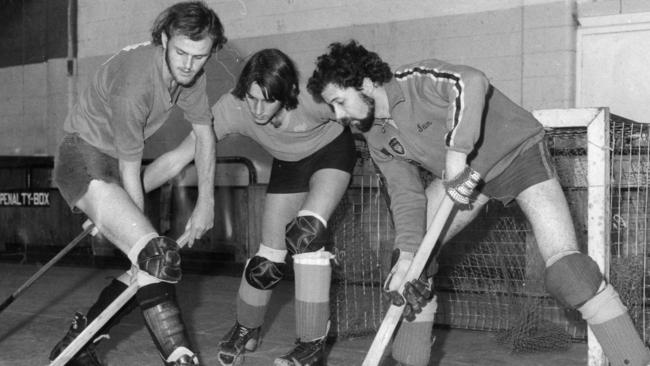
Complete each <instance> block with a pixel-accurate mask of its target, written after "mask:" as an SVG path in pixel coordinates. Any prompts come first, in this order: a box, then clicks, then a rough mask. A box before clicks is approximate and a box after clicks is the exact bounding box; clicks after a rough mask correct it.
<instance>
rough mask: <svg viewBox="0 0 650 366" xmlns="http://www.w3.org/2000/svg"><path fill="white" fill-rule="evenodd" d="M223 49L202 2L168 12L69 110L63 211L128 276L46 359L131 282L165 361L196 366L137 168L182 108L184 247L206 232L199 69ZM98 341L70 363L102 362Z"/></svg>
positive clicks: (207, 192) (206, 148)
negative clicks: (147, 38)
mask: <svg viewBox="0 0 650 366" xmlns="http://www.w3.org/2000/svg"><path fill="white" fill-rule="evenodd" d="M225 42H226V38H225V36H224V32H223V26H222V24H221V22H220V20H219V18H218V17H217V15H216V14H215V13H214V11H212V10H211V9H210V8H208V7H207V6H206V5H205V4H204V3H202V2H183V3H177V4H175V5H172V6H170V7H169V8H167V9H166V10H164V11H163V12H162V13H161V14H160V15H159V16H158V17H157V19H156V20H155V22H154V24H153V28H152V42H149V43H143V44H139V45H134V46H129V47H126V48H124V49H123V50H121V51H120V52H118V53H117V54H115V55H114V56H112V57H111V58H110V59H108V60H107V61H106V62H104V63H103V64H102V65H101V66H100V68H99V70H98V71H97V72H96V73H95V75H94V77H93V78H92V80H91V82H90V84H89V86H88V87H87V88H86V89H85V90H84V91H83V93H82V94H81V95H80V96H79V101H78V103H77V104H76V105H75V106H74V107H73V108H72V109H71V111H70V112H69V114H68V117H67V119H66V121H65V124H64V130H65V132H66V135H65V136H64V138H63V141H62V143H61V144H60V145H59V151H58V154H57V157H56V161H55V166H54V182H55V183H56V185H57V187H58V188H59V190H60V192H61V195H62V196H63V198H64V199H65V200H66V202H67V203H68V204H69V205H70V207H71V208H72V209H73V210H75V211H79V210H80V211H82V212H84V213H85V214H86V215H87V216H88V217H89V218H90V219H91V220H92V221H93V223H94V224H95V226H96V228H97V229H98V230H99V232H101V234H102V235H104V236H105V237H106V238H107V239H108V240H110V241H111V242H112V243H113V244H114V245H115V246H116V247H117V248H118V249H119V250H121V251H122V252H123V253H124V254H125V255H127V257H128V258H129V260H130V261H131V263H132V267H131V270H130V271H129V272H130V276H129V275H124V276H122V277H120V278H119V279H114V280H113V281H112V282H111V284H110V285H109V286H108V287H106V288H105V289H104V290H103V291H102V293H101V294H100V297H99V299H98V302H97V303H96V304H95V305H94V306H93V307H92V308H91V309H90V311H89V312H88V315H87V316H83V315H81V314H76V316H75V319H74V321H73V325H72V326H71V327H70V330H69V331H68V333H67V334H66V335H65V337H64V338H63V339H62V340H61V341H60V342H59V344H57V345H56V347H55V348H54V350H53V351H52V353H51V355H50V357H51V359H54V358H55V357H56V356H57V355H58V354H59V353H60V352H61V351H62V350H63V349H64V348H65V347H66V346H67V345H68V344H70V342H72V341H73V340H74V338H75V337H76V336H77V335H78V334H79V333H80V332H81V331H82V330H83V329H84V328H85V326H86V324H87V323H88V322H90V321H92V320H93V319H94V318H96V317H97V316H98V315H99V313H100V309H103V308H104V307H106V305H107V303H110V301H111V300H112V299H113V298H114V297H116V296H114V295H115V294H118V295H119V293H121V292H122V291H124V289H126V287H128V284H129V282H128V281H129V278H133V280H134V281H137V283H138V285H139V286H140V287H139V290H138V292H137V294H136V302H137V304H138V305H139V306H140V309H141V311H142V313H143V316H144V319H145V322H146V325H147V328H148V329H149V332H150V334H151V336H152V338H153V340H154V343H155V344H156V346H157V348H158V350H159V352H160V355H161V357H162V358H163V360H164V362H165V364H167V365H198V359H197V357H196V354H195V351H193V350H192V349H193V347H192V345H191V344H190V341H189V338H188V335H187V331H186V329H185V326H184V323H183V320H182V318H181V315H180V309H179V307H178V304H177V301H176V297H175V288H174V284H175V283H177V282H178V281H179V280H180V278H181V269H180V256H179V253H178V250H179V247H178V244H177V243H176V242H175V241H174V240H172V239H170V238H166V237H162V236H160V235H159V234H158V233H157V232H156V229H154V227H153V225H152V224H151V222H150V221H149V220H148V219H147V218H146V216H145V215H144V193H143V187H142V181H141V177H140V170H141V162H142V155H143V149H144V141H145V140H146V139H147V138H148V137H150V136H151V135H153V133H154V132H156V130H158V129H159V128H160V127H161V126H162V125H163V124H164V123H165V121H166V119H167V117H168V116H169V114H170V112H171V109H172V107H174V106H178V107H180V108H181V109H182V110H183V111H184V114H185V118H186V119H187V120H188V121H189V122H190V123H191V124H192V129H193V131H194V133H195V134H196V136H197V143H196V150H195V154H194V156H195V161H196V165H197V170H198V175H199V188H198V190H199V198H198V200H197V204H196V207H195V208H194V211H193V213H192V215H191V217H190V219H189V221H188V223H187V226H186V232H187V233H188V234H189V244H190V245H191V244H192V243H193V242H194V240H195V239H198V238H200V237H201V236H202V235H203V234H204V233H205V232H206V231H207V230H209V229H210V228H211V227H212V225H213V221H214V187H213V185H214V184H213V183H214V164H215V139H214V134H213V132H212V114H211V111H210V107H209V105H208V98H207V95H206V76H205V74H204V73H203V66H204V65H205V63H206V62H207V60H208V59H209V58H210V56H211V55H212V53H213V52H215V50H217V49H219V48H221V47H222V46H223V44H224V43H225ZM100 333H101V332H100ZM99 339H101V336H99V337H97V338H96V339H95V340H94V341H93V342H91V344H90V345H89V346H86V347H84V348H83V349H82V350H81V351H80V352H79V353H77V355H75V357H74V358H73V359H72V360H71V361H70V362H69V363H68V365H101V362H100V361H99V360H98V358H97V355H96V353H95V350H94V347H95V343H96V342H97V341H98V340H99Z"/></svg>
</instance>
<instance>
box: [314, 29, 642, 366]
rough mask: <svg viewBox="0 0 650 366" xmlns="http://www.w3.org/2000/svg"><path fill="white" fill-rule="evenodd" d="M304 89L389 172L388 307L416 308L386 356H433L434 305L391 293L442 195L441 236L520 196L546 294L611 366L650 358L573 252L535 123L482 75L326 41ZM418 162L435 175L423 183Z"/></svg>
mask: <svg viewBox="0 0 650 366" xmlns="http://www.w3.org/2000/svg"><path fill="white" fill-rule="evenodd" d="M308 89H309V91H310V92H311V93H312V95H313V96H314V97H315V98H319V99H320V100H322V101H324V102H325V103H327V104H329V105H330V106H331V107H332V108H333V109H334V111H335V113H336V115H337V118H338V119H339V120H341V121H347V122H348V123H351V124H352V125H354V126H356V127H357V128H359V129H360V130H361V131H363V133H364V136H365V138H366V140H367V142H368V147H369V150H370V154H371V156H372V158H373V160H374V161H375V163H376V164H377V166H378V167H379V169H380V170H381V172H382V173H383V174H384V176H385V177H386V181H387V188H388V193H389V195H390V201H391V211H392V214H393V220H394V222H395V230H396V238H395V251H394V266H393V268H392V271H391V275H390V276H389V278H388V280H387V283H386V289H387V291H388V292H389V294H390V296H391V297H392V298H393V302H394V303H395V304H397V305H399V304H402V303H404V302H405V301H406V302H407V303H409V304H411V302H413V305H412V306H411V307H413V308H414V309H416V312H417V311H419V313H418V314H416V315H415V317H414V320H413V321H410V322H409V321H407V322H403V323H402V325H401V326H400V329H399V332H398V334H397V335H396V337H395V340H394V342H393V345H392V356H393V358H394V359H395V360H396V361H398V362H399V363H400V364H401V365H413V366H424V365H427V364H428V362H429V358H430V351H431V327H432V325H433V320H434V315H435V310H436V305H435V300H434V301H430V302H429V303H428V304H425V305H424V306H423V307H422V308H420V302H419V300H422V298H426V297H428V296H430V291H427V289H424V290H425V291H422V296H420V297H415V298H414V297H413V296H412V294H409V293H406V294H403V295H404V296H402V294H398V293H397V290H398V289H399V288H400V285H401V284H402V283H403V282H404V274H405V273H406V271H407V270H408V267H409V266H410V263H411V262H412V259H413V254H414V252H415V251H416V250H417V248H418V246H419V245H420V243H421V241H422V238H423V236H424V232H425V228H426V227H427V223H429V222H431V220H432V217H431V216H433V213H435V212H436V210H437V208H438V206H439V205H440V203H441V201H442V198H443V197H444V195H447V196H449V197H450V198H451V199H452V200H453V201H454V202H455V203H456V206H457V207H456V210H455V211H454V212H452V216H451V218H450V220H451V223H450V224H449V227H448V229H447V230H446V232H443V233H442V235H441V242H442V243H445V242H446V241H448V240H449V239H450V238H451V237H453V236H454V235H455V234H456V233H458V232H459V231H460V230H461V229H462V228H463V227H465V226H466V225H467V224H468V223H469V222H470V221H471V220H472V219H473V218H474V217H475V216H476V214H478V212H479V211H480V209H481V208H482V207H483V205H484V204H485V203H486V202H487V201H488V199H489V198H494V199H497V200H499V201H501V202H503V203H504V204H508V203H510V202H512V201H516V202H517V204H518V205H519V207H520V208H521V210H522V211H523V213H524V214H525V216H526V218H527V219H528V221H529V222H530V223H531V226H532V228H533V232H534V233H535V238H536V241H537V244H538V249H539V251H540V253H541V255H542V258H543V259H544V261H545V263H546V269H545V282H546V289H547V290H548V292H549V293H551V294H552V295H553V296H554V297H555V298H556V299H558V300H559V301H561V302H562V303H564V304H565V305H566V306H568V307H571V308H575V309H577V310H578V311H580V313H581V314H582V316H583V318H584V319H585V320H586V321H587V324H589V326H590V327H591V329H592V331H593V332H594V334H595V335H596V338H597V339H598V341H599V342H600V344H601V345H602V347H603V350H604V352H605V355H606V356H607V358H608V359H609V361H610V363H611V364H612V365H615V366H623V365H634V366H643V365H647V364H648V363H649V362H650V354H649V353H648V350H647V349H646V348H645V345H644V344H643V342H642V341H641V339H640V337H639V335H638V333H637V331H636V329H635V328H634V325H633V323H632V321H631V319H630V316H629V315H628V313H627V309H626V307H625V306H624V305H623V303H622V302H621V300H620V298H619V296H618V294H617V292H616V291H615V290H614V288H613V287H612V286H611V285H610V284H608V283H607V282H606V281H605V280H604V278H603V275H602V273H601V272H600V269H599V267H598V265H597V264H596V263H595V262H594V261H593V260H592V259H591V258H590V257H589V256H587V255H585V254H583V253H580V252H579V250H578V245H577V240H576V235H575V229H574V227H573V221H572V218H571V215H570V213H569V208H568V205H567V202H566V199H565V197H564V193H563V191H562V187H560V184H559V183H558V180H557V177H556V175H555V171H554V169H553V167H552V163H551V160H550V157H549V153H548V151H547V149H546V146H545V144H544V141H543V137H544V130H543V128H542V126H541V124H540V123H539V122H538V121H537V120H535V118H534V117H533V116H532V114H531V113H529V112H527V111H525V110H524V109H523V108H521V107H520V106H518V105H516V104H515V103H514V102H512V101H511V100H510V99H508V98H507V97H506V96H504V95H503V94H502V93H501V92H500V91H499V90H498V89H496V88H495V87H494V86H492V85H491V84H490V82H489V81H488V79H487V77H486V76H485V75H484V74H483V73H482V72H481V71H479V70H476V69H474V68H471V67H468V66H462V65H452V64H449V63H445V62H442V61H439V60H426V61H420V62H416V63H412V64H409V65H406V66H403V67H400V68H398V69H397V70H396V71H394V72H393V71H391V70H390V67H389V66H388V64H387V63H385V62H384V61H383V60H382V59H381V58H380V57H379V56H378V55H377V54H376V53H374V52H369V51H368V50H366V49H365V48H364V47H363V46H362V45H360V44H358V43H357V42H355V41H351V42H349V43H347V44H341V43H334V44H332V45H330V49H329V53H327V54H324V55H322V56H320V57H319V58H318V59H317V62H316V69H315V71H314V73H313V75H312V77H311V78H310V79H309V83H308ZM418 168H423V169H426V170H428V171H429V172H431V173H432V174H433V175H434V176H436V177H437V178H438V179H435V180H434V181H433V182H432V183H431V184H430V185H429V186H428V187H426V188H425V187H424V186H423V183H422V180H421V178H420V175H419V171H418ZM425 213H426V215H425ZM425 217H426V219H425ZM420 282H421V281H420ZM413 283H418V281H417V280H416V281H413ZM409 284H410V283H409ZM420 285H421V283H420ZM405 288H409V286H405ZM416 300H418V301H416Z"/></svg>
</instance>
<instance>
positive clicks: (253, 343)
mask: <svg viewBox="0 0 650 366" xmlns="http://www.w3.org/2000/svg"><path fill="white" fill-rule="evenodd" d="M259 341H260V327H257V328H247V327H245V326H243V325H241V324H239V322H235V325H234V326H233V327H232V328H231V329H230V331H228V333H226V335H225V336H224V337H223V339H222V340H221V342H219V345H218V346H217V349H218V356H217V357H218V359H219V363H220V364H221V365H222V366H237V365H241V363H242V362H243V361H244V356H243V354H244V351H248V352H253V351H255V349H257V346H258V345H259Z"/></svg>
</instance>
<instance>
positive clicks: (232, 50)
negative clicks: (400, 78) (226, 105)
mask: <svg viewBox="0 0 650 366" xmlns="http://www.w3.org/2000/svg"><path fill="white" fill-rule="evenodd" d="M78 1H79V3H78V60H77V65H76V72H75V74H74V75H73V76H71V77H68V76H67V69H66V63H65V60H64V59H56V58H55V59H50V60H48V61H46V62H43V63H37V64H30V65H25V66H14V67H8V68H0V126H2V128H3V131H8V132H6V133H3V134H2V135H0V136H1V137H0V155H33V154H45V155H52V154H54V151H55V147H56V144H57V141H58V139H59V138H60V130H61V126H62V123H63V119H64V118H65V114H66V112H67V109H68V105H69V104H70V103H72V102H74V100H75V98H76V95H77V92H78V90H81V88H83V87H84V86H85V85H86V83H87V80H88V78H89V76H90V75H92V73H93V72H94V70H95V68H96V66H97V65H98V64H99V63H101V62H102V61H103V60H105V59H106V58H107V57H109V56H110V55H111V54H112V53H114V52H115V51H117V50H119V49H120V48H122V47H123V46H125V45H128V44H133V43H137V42H141V41H143V40H147V39H148V38H149V34H148V33H149V27H150V24H151V22H152V20H153V18H154V17H155V16H156V15H157V14H158V13H159V12H160V11H161V10H162V9H163V8H164V7H165V6H168V5H169V4H172V3H173V2H174V1H172V0H164V1H159V0H155V1H154V0H146V1H142V0H139V1H135V0H110V1H93V0H78ZM576 1H578V0H566V1H553V0H531V1H526V2H525V4H526V5H525V6H522V5H521V3H522V2H521V1H513V0H499V1H489V2H476V1H473V0H400V1H396V0H358V1H353V2H352V1H345V0H334V1H332V0H313V1H309V2H305V1H296V0H247V1H243V0H240V1H233V0H229V1H222V0H208V1H207V3H208V4H209V5H210V6H212V7H213V8H214V9H215V10H216V11H217V13H218V14H219V15H220V17H221V19H222V21H223V22H224V25H225V29H226V34H227V36H228V37H229V39H230V42H229V44H228V46H227V49H226V50H225V51H224V52H222V53H221V54H219V55H217V57H216V59H215V60H212V62H213V63H214V66H213V67H212V69H211V70H210V71H211V72H212V74H213V75H212V76H211V78H212V80H213V84H214V88H213V90H212V91H211V93H212V95H211V99H213V100H214V99H216V97H217V96H218V94H220V93H223V92H224V91H225V90H227V89H228V88H229V87H231V86H232V84H233V76H232V75H231V73H236V70H237V69H238V67H239V66H241V62H242V59H243V58H245V57H246V56H247V55H249V54H251V53H252V52H255V51H256V50H258V49H260V48H263V47H278V48H280V49H282V50H284V51H285V52H287V53H288V54H289V55H290V56H292V57H293V58H294V60H295V61H296V62H297V64H298V65H299V67H300V69H301V73H302V74H303V76H305V77H308V76H309V74H310V73H311V71H312V69H313V60H314V58H315V57H316V56H318V55H319V54H321V53H323V52H324V51H325V47H326V45H327V44H329V43H330V42H332V41H337V40H347V39H350V38H356V39H358V40H359V41H361V42H362V43H364V44H365V45H366V46H367V47H369V48H371V49H373V50H375V51H377V52H379V53H380V54H381V55H382V56H383V57H384V58H385V59H386V60H387V61H388V62H389V63H390V64H391V65H394V66H397V65H399V64H402V63H406V62H411V61H415V60H418V59H424V58H429V57H437V58H441V59H444V60H448V61H451V62H458V63H465V64H468V65H472V66H475V67H478V68H480V69H482V70H483V71H485V72H486V73H487V74H488V76H489V77H490V78H491V80H492V82H493V83H494V84H495V85H496V86H497V87H498V88H500V89H502V90H503V91H504V92H505V93H506V94H507V95H509V96H510V97H511V98H512V99H513V100H515V101H516V102H518V103H521V104H522V105H523V106H524V107H525V108H527V109H534V108H564V107H571V106H572V105H573V93H574V91H573V90H574V74H575V72H574V59H575V41H574V34H575V23H574V20H573V19H574V17H573V14H574V13H575V9H574V8H575V7H576ZM224 60H225V61H224ZM224 65H225V67H224ZM181 125H182V124H181ZM186 131H187V126H185V127H181V128H180V130H173V129H172V130H171V131H169V130H168V131H165V132H164V133H161V134H159V135H158V136H156V138H155V139H154V140H153V143H152V144H150V145H151V146H152V147H151V148H149V149H148V150H147V151H148V152H147V155H148V156H147V157H148V158H151V157H152V156H155V155H157V154H158V153H159V152H160V151H161V150H165V149H166V148H168V147H169V145H173V144H174V143H175V142H176V141H177V139H178V138H179V137H180V135H182V134H184V133H185V132H186ZM236 146H239V144H235V147H232V146H231V147H228V148H222V150H223V149H225V150H226V151H227V152H226V153H227V154H235V153H237V147H236ZM245 150H249V149H248V147H246V148H245ZM256 153H257V152H256Z"/></svg>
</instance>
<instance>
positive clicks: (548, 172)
mask: <svg viewBox="0 0 650 366" xmlns="http://www.w3.org/2000/svg"><path fill="white" fill-rule="evenodd" d="M553 178H557V174H556V172H555V168H554V166H553V162H552V161H551V154H550V153H549V151H548V148H547V147H546V143H545V141H544V140H542V141H540V142H538V143H537V144H535V145H533V146H531V147H530V148H528V149H526V150H524V151H523V152H522V153H521V154H520V155H519V156H517V157H516V158H515V160H513V161H512V163H511V164H510V165H509V166H508V167H507V168H506V170H504V171H503V172H502V173H501V174H499V175H498V176H496V177H495V178H494V179H492V180H491V181H489V182H487V183H485V185H484V186H483V188H482V189H481V193H483V194H485V195H487V196H489V197H490V198H494V199H497V200H499V201H501V202H502V203H503V204H504V205H507V204H509V203H510V202H512V201H513V200H514V199H515V198H517V196H519V194H520V193H521V192H523V191H524V190H525V189H526V188H528V187H531V186H534V185H535V184H537V183H542V182H545V181H547V180H549V179H553Z"/></svg>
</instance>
